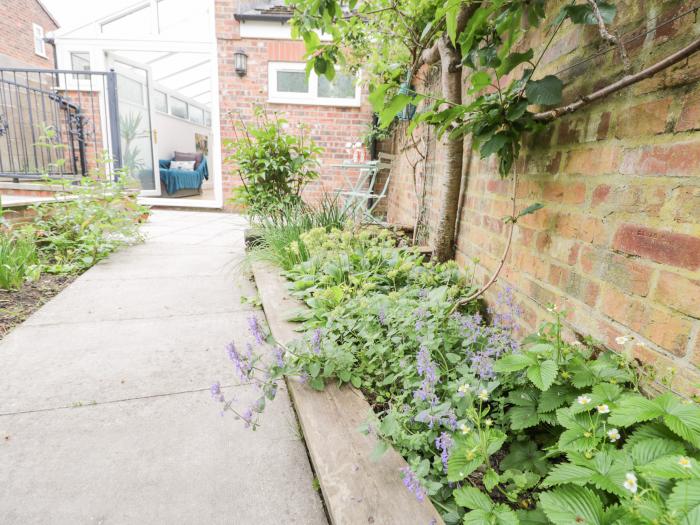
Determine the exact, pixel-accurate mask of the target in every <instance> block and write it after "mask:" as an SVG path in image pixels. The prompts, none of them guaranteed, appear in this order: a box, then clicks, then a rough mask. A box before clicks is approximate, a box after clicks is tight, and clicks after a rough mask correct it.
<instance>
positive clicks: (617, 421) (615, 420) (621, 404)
mask: <svg viewBox="0 0 700 525" xmlns="http://www.w3.org/2000/svg"><path fill="white" fill-rule="evenodd" d="M662 413H663V410H661V409H660V408H659V407H658V406H657V404H656V403H654V402H653V401H651V400H649V399H647V398H646V397H644V396H642V395H640V394H627V395H625V396H623V397H622V398H620V400H619V401H618V402H617V406H616V407H615V409H614V410H613V411H612V413H611V414H610V417H609V418H608V423H609V424H610V425H614V426H618V427H629V426H631V425H634V424H635V423H640V422H642V421H649V420H650V419H656V418H657V417H659V416H661V414H662Z"/></svg>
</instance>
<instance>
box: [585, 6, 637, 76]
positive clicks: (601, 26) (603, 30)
mask: <svg viewBox="0 0 700 525" xmlns="http://www.w3.org/2000/svg"><path fill="white" fill-rule="evenodd" d="M588 4H589V5H590V6H591V9H592V10H593V16H595V19H596V21H597V22H598V32H599V33H600V36H601V37H602V38H603V40H607V41H608V42H610V43H611V44H614V45H616V46H618V47H619V48H620V57H621V58H622V64H623V66H624V68H625V71H629V70H630V67H631V66H630V60H629V58H628V57H627V49H625V44H624V43H623V42H622V40H620V38H619V37H618V36H617V35H613V34H612V33H611V32H610V31H608V28H607V27H605V20H603V13H601V12H600V9H599V8H598V3H597V1H596V0H588Z"/></svg>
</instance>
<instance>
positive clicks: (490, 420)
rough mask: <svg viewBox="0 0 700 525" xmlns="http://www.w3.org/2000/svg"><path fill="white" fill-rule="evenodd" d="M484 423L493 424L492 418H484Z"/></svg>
mask: <svg viewBox="0 0 700 525" xmlns="http://www.w3.org/2000/svg"><path fill="white" fill-rule="evenodd" d="M484 425H486V426H487V427H490V426H491V425H493V420H492V419H491V418H486V420H485V421H484Z"/></svg>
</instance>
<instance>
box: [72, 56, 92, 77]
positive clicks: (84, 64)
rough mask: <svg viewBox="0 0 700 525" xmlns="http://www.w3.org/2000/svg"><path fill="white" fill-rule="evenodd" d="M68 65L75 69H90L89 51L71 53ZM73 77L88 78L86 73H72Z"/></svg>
mask: <svg viewBox="0 0 700 525" xmlns="http://www.w3.org/2000/svg"><path fill="white" fill-rule="evenodd" d="M70 67H71V69H75V70H76V71H90V53H71V54H70ZM73 78H89V77H88V75H77V74H74V75H73Z"/></svg>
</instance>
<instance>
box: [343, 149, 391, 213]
mask: <svg viewBox="0 0 700 525" xmlns="http://www.w3.org/2000/svg"><path fill="white" fill-rule="evenodd" d="M393 160H394V155H390V154H388V153H380V154H379V159H378V160H373V161H370V162H366V163H362V164H357V163H343V164H340V165H337V166H336V167H340V168H343V169H359V170H360V175H359V177H358V178H357V180H356V181H355V184H352V182H351V181H350V179H349V178H348V176H347V175H346V174H345V173H343V177H344V179H345V184H346V188H345V189H342V190H340V191H338V195H340V196H341V197H342V198H343V199H344V204H343V210H344V211H345V212H348V211H349V212H350V213H351V214H352V215H354V217H355V221H356V222H362V221H364V220H368V221H370V222H378V221H377V219H376V218H375V217H374V215H373V214H372V213H373V212H374V210H375V209H376V207H377V206H378V205H379V203H380V202H381V200H382V199H383V198H385V197H386V193H387V190H388V188H389V181H390V179H391V171H389V173H388V174H387V177H386V180H385V181H384V183H383V184H382V185H381V188H377V187H376V186H377V179H378V177H379V173H380V172H381V171H382V170H391V163H392V161H393ZM377 190H378V191H377Z"/></svg>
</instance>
